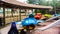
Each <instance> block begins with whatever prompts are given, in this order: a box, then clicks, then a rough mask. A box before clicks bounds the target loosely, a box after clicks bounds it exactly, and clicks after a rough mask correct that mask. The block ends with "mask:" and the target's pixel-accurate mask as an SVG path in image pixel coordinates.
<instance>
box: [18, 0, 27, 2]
mask: <svg viewBox="0 0 60 34" xmlns="http://www.w3.org/2000/svg"><path fill="white" fill-rule="evenodd" d="M17 1H20V2H26V1H27V0H17Z"/></svg>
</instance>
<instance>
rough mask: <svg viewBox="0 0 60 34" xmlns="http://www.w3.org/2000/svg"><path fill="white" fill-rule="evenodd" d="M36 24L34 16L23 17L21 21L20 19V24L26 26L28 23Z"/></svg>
mask: <svg viewBox="0 0 60 34" xmlns="http://www.w3.org/2000/svg"><path fill="white" fill-rule="evenodd" d="M31 24H33V25H36V24H37V20H36V19H35V18H25V19H24V20H23V21H22V25H23V26H28V25H31Z"/></svg>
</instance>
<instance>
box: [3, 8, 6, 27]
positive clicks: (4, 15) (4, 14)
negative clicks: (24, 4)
mask: <svg viewBox="0 0 60 34" xmlns="http://www.w3.org/2000/svg"><path fill="white" fill-rule="evenodd" d="M3 25H4V26H6V23H5V7H3Z"/></svg>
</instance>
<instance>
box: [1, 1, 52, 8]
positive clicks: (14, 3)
mask: <svg viewBox="0 0 60 34" xmlns="http://www.w3.org/2000/svg"><path fill="white" fill-rule="evenodd" d="M0 2H1V6H3V5H6V6H7V7H20V8H22V7H23V8H33V9H53V7H52V6H42V5H34V4H25V3H21V2H18V1H16V0H1V1H0ZM2 2H3V3H2Z"/></svg>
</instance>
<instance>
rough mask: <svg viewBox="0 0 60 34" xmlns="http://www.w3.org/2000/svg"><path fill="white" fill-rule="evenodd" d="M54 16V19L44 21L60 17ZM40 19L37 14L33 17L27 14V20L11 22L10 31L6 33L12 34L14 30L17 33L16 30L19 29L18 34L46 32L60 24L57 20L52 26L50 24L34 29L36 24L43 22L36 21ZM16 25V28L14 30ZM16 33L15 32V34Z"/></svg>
mask: <svg viewBox="0 0 60 34" xmlns="http://www.w3.org/2000/svg"><path fill="white" fill-rule="evenodd" d="M54 16H55V17H52V18H50V19H48V20H46V21H49V20H52V19H55V18H58V17H60V15H58V16H56V15H54ZM41 17H42V16H41V15H39V14H36V15H35V16H34V15H33V14H29V16H28V17H27V18H25V19H23V20H22V21H19V22H12V26H11V29H10V31H9V32H8V33H13V31H14V29H15V30H16V32H17V28H18V29H19V32H20V34H26V33H27V32H30V31H31V30H33V31H43V30H46V29H48V28H51V27H53V26H56V25H57V24H59V22H60V19H59V20H57V21H55V22H53V23H52V24H50V25H48V26H45V27H43V28H37V29H35V27H36V25H37V24H38V22H41V23H42V22H44V20H40V21H38V20H39V19H40V18H41ZM14 24H15V25H14ZM16 25H18V26H17V28H16ZM16 32H15V34H16ZM17 33H18V32H17Z"/></svg>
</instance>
